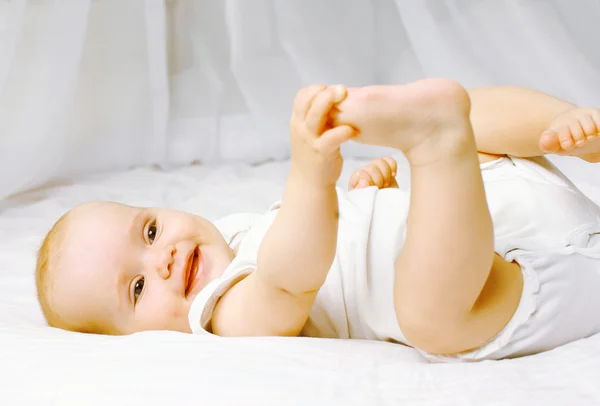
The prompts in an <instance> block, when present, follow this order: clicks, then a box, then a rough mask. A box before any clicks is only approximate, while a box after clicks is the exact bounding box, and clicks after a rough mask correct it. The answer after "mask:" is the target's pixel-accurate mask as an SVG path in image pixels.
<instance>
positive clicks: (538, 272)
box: [36, 79, 600, 361]
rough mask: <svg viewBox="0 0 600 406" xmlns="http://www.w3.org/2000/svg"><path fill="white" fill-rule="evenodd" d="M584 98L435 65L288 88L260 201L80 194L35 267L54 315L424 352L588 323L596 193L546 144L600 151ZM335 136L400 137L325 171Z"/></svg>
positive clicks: (547, 344) (599, 216) (592, 320)
mask: <svg viewBox="0 0 600 406" xmlns="http://www.w3.org/2000/svg"><path fill="white" fill-rule="evenodd" d="M599 132H600V110H598V109H592V108H578V107H576V106H574V105H572V104H570V103H567V102H564V101H561V100H558V99H556V98H553V97H551V96H548V95H545V94H542V93H539V92H536V91H533V90H529V89H523V88H515V87H490V88H481V89H475V90H472V91H470V92H467V91H466V90H465V89H464V88H463V87H462V86H460V85H459V84H457V83H455V82H453V81H450V80H446V79H427V80H423V81H418V82H415V83H411V84H408V85H403V86H371V87H365V88H358V89H349V90H346V89H345V88H344V87H343V86H329V87H327V86H323V85H315V86H310V87H308V88H305V89H302V90H300V91H299V92H298V94H297V96H296V99H295V101H294V106H293V113H292V118H291V139H290V141H291V154H292V155H291V156H292V157H291V170H290V173H289V176H288V179H287V182H286V186H285V192H284V194H283V199H282V202H280V203H277V204H275V205H273V206H272V207H271V209H270V210H269V211H268V212H267V213H266V214H264V215H233V216H230V217H226V218H225V219H223V220H220V221H218V222H216V223H215V224H212V223H211V222H209V221H208V220H206V219H204V218H202V217H198V216H195V215H192V214H188V213H182V212H177V211H172V210H167V209H158V208H138V207H130V206H125V205H122V204H118V203H110V202H94V203H86V204H83V205H81V206H78V207H75V208H74V209H72V210H71V211H70V212H69V213H67V214H66V215H64V216H63V217H62V218H61V219H60V220H59V221H58V222H57V223H56V224H55V225H54V227H53V228H52V230H50V232H49V233H48V235H47V237H46V239H45V240H44V243H43V245H42V247H41V249H40V252H39V256H38V263H37V270H36V283H37V289H38V297H39V301H40V303H41V306H42V309H43V312H44V315H45V317H46V319H47V321H48V323H49V324H50V325H51V326H54V327H58V328H62V329H67V330H72V331H78V332H87V333H100V334H130V333H134V332H139V331H145V330H174V331H180V332H188V333H189V332H198V333H212V334H216V335H219V336H297V335H305V336H313V337H334V338H358V339H372V340H382V341H390V342H396V343H402V344H405V345H410V346H412V347H414V348H416V349H417V350H418V351H420V352H421V353H422V354H423V355H424V356H425V357H427V358H429V359H431V360H437V361H441V360H445V361H449V360H481V359H500V358H506V357H516V356H522V355H526V354H533V353H537V352H540V351H544V350H548V349H551V348H554V347H557V346H559V345H562V344H565V343H567V342H570V341H573V340H576V339H579V338H583V337H587V336H590V335H592V334H595V333H597V332H600V294H598V292H600V208H599V207H598V206H597V205H595V204H594V203H593V202H591V201H590V200H589V199H587V198H586V197H585V196H584V195H583V194H582V193H581V192H580V191H578V190H577V189H576V188H575V186H574V185H573V184H571V183H570V182H569V181H568V180H567V179H566V178H565V177H564V176H563V175H562V174H561V173H560V172H558V170H557V169H556V168H554V167H553V166H552V165H551V164H550V163H548V162H547V161H546V160H545V159H544V158H543V155H544V154H545V153H556V154H563V155H573V156H577V157H580V158H582V159H585V160H587V161H590V162H598V161H600V141H598V140H599V139H600V137H597V136H598V133H599ZM348 140H354V141H357V142H360V143H365V144H372V145H382V146H387V147H393V148H396V149H398V150H400V151H402V152H403V153H404V155H405V156H406V158H407V160H408V162H409V164H410V166H411V191H410V193H409V192H408V191H401V190H400V189H398V188H397V183H396V181H395V179H394V176H395V172H396V162H395V161H394V160H393V159H391V158H383V159H378V160H375V161H374V162H373V163H371V164H369V165H367V166H366V167H364V168H362V169H361V170H359V171H357V172H355V173H354V174H353V176H352V177H351V180H350V189H351V190H350V191H348V192H346V191H343V190H341V189H338V188H336V183H337V181H338V178H339V176H340V173H341V169H342V163H343V159H342V156H341V154H340V145H341V144H343V143H344V142H346V141H348Z"/></svg>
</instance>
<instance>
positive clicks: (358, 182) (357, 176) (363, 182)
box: [348, 169, 375, 190]
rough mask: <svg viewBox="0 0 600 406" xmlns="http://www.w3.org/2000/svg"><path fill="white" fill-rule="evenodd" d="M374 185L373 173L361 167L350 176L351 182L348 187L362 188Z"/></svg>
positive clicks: (350, 188)
mask: <svg viewBox="0 0 600 406" xmlns="http://www.w3.org/2000/svg"><path fill="white" fill-rule="evenodd" d="M373 185H375V182H374V181H373V179H372V178H371V175H370V174H369V173H368V172H367V171H365V170H364V169H359V170H357V171H355V172H354V173H353V174H352V176H351V177H350V182H348V189H349V190H352V189H360V188H364V187H369V186H373Z"/></svg>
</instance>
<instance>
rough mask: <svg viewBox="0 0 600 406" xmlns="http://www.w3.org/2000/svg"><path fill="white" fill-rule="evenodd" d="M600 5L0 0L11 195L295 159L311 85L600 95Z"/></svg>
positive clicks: (594, 98)
mask: <svg viewBox="0 0 600 406" xmlns="http://www.w3.org/2000/svg"><path fill="white" fill-rule="evenodd" d="M599 17H600V2H599V1H597V0H580V1H578V2H564V1H561V0H552V1H551V0H547V1H540V0H538V1H533V0H531V1H518V2H517V1H508V0H507V1H497V0H480V1H477V2H474V1H470V0H423V1H413V0H371V1H367V0H328V1H321V0H252V1H248V0H127V1H123V0H10V1H4V2H0V198H3V197H6V196H8V195H10V194H13V193H18V192H19V191H22V190H26V189H28V188H33V187H37V186H40V185H43V184H45V183H47V182H49V181H52V180H53V179H56V178H65V177H66V178H70V177H72V176H76V175H78V174H82V173H88V172H92V171H104V170H120V169H126V168H130V167H134V166H138V165H159V166H161V167H169V166H179V165H187V164H190V163H193V162H202V163H210V162H223V161H235V160H241V161H245V162H251V163H258V162H262V161H265V160H270V159H284V158H286V157H287V156H288V124H289V116H290V112H291V103H292V101H293V98H294V95H295V93H296V91H297V90H298V89H299V88H300V87H302V86H306V85H309V84H311V83H319V82H320V83H344V84H347V85H349V86H358V85H367V84H374V83H406V82H410V81H413V80H417V79H420V78H424V77H428V76H445V77H450V78H453V79H456V80H458V81H460V82H461V83H463V84H464V85H465V86H467V87H474V86H483V85H500V84H511V85H521V86H529V87H533V88H536V89H539V90H542V91H545V92H548V93H551V94H554V95H556V96H559V97H562V98H565V99H568V100H570V101H572V102H575V103H579V104H584V105H595V106H600V48H599V47H598V39H599V34H597V33H596V32H597V30H596V29H595V24H596V21H598V18H599ZM344 153H345V154H347V155H349V156H367V157H370V156H374V155H378V154H380V153H383V150H382V149H380V148H363V147H360V148H359V147H358V146H357V145H356V144H352V143H349V144H348V145H345V146H344Z"/></svg>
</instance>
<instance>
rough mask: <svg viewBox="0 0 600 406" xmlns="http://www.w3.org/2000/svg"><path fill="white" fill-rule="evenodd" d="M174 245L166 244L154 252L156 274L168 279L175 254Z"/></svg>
mask: <svg viewBox="0 0 600 406" xmlns="http://www.w3.org/2000/svg"><path fill="white" fill-rule="evenodd" d="M175 251H176V250H175V246H174V245H168V246H167V247H164V248H162V249H161V250H160V251H158V252H157V254H156V265H155V266H156V270H157V271H158V274H159V276H160V277H161V278H163V279H168V278H169V277H170V276H171V266H172V265H173V262H174V261H175V260H174V258H173V257H174V255H175Z"/></svg>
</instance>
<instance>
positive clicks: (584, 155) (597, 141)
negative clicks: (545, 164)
mask: <svg viewBox="0 0 600 406" xmlns="http://www.w3.org/2000/svg"><path fill="white" fill-rule="evenodd" d="M599 135H600V109H596V108H574V109H571V110H567V111H565V112H564V113H561V114H560V115H558V116H557V117H556V118H555V119H554V120H552V123H551V124H550V128H549V129H548V130H546V131H544V132H543V133H542V136H541V137H540V142H539V146H540V149H541V150H542V151H544V152H546V153H551V154H558V155H571V156H576V157H578V158H581V159H583V160H585V161H588V162H600V137H599Z"/></svg>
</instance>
